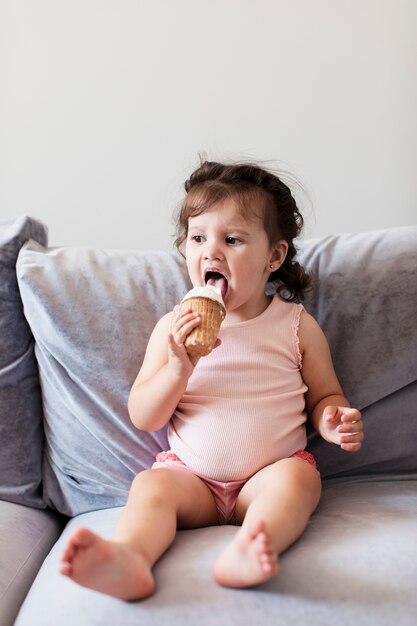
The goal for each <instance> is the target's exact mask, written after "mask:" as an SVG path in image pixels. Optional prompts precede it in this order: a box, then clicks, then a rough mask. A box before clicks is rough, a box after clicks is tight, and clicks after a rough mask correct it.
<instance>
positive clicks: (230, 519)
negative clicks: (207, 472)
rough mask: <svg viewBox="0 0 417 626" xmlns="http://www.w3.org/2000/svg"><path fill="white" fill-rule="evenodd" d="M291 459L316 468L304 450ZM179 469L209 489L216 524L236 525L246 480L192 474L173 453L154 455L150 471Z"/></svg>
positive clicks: (311, 456) (313, 459)
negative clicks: (162, 468) (220, 478)
mask: <svg viewBox="0 0 417 626" xmlns="http://www.w3.org/2000/svg"><path fill="white" fill-rule="evenodd" d="M291 456H292V457H296V458H297V459H301V460H302V461H307V462H308V463H310V464H311V465H313V467H315V468H317V463H316V460H315V458H314V456H313V455H312V454H310V452H307V451H306V450H298V452H295V453H294V454H293V455H291ZM167 466H168V467H181V468H183V469H186V470H188V471H189V472H191V473H192V474H194V475H195V476H198V478H200V479H201V480H202V481H203V483H204V484H205V485H207V487H208V488H209V489H210V491H211V493H212V494H213V497H214V501H215V503H216V508H217V523H218V524H219V525H221V524H233V525H236V524H237V521H236V502H237V498H238V495H239V493H240V490H241V489H242V487H243V485H244V484H245V483H247V482H248V480H249V479H248V478H245V479H244V480H232V481H229V482H227V483H223V482H221V481H219V480H213V479H211V478H207V476H203V475H202V474H199V473H198V472H194V471H193V470H192V469H190V468H189V467H187V465H185V463H183V462H182V461H181V459H180V458H179V457H178V456H177V455H176V454H175V453H174V452H160V453H159V454H157V455H156V459H155V463H154V464H153V465H152V469H154V468H158V467H167Z"/></svg>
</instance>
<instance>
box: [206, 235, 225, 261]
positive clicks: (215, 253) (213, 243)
mask: <svg viewBox="0 0 417 626" xmlns="http://www.w3.org/2000/svg"><path fill="white" fill-rule="evenodd" d="M204 258H205V259H207V260H212V259H219V260H222V259H224V254H223V250H222V246H221V243H220V242H219V241H217V240H213V239H212V240H207V241H206V245H205V247H204Z"/></svg>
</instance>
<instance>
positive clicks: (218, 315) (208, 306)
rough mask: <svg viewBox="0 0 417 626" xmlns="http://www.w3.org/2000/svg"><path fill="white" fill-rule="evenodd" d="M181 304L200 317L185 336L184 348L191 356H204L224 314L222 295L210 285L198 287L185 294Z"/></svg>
mask: <svg viewBox="0 0 417 626" xmlns="http://www.w3.org/2000/svg"><path fill="white" fill-rule="evenodd" d="M181 306H183V307H187V308H189V309H191V310H192V311H195V312H196V313H198V314H199V316H200V317H201V324H200V325H199V326H197V328H194V329H193V330H192V331H191V333H190V334H189V335H188V336H187V338H186V340H185V342H184V345H185V348H186V350H187V352H188V354H189V355H190V356H192V357H200V356H206V355H207V354H209V353H210V352H211V351H212V350H213V347H214V344H215V343H216V339H217V337H218V335H219V330H220V325H221V323H222V321H223V320H224V317H225V314H226V310H225V308H224V304H223V300H222V297H221V295H220V294H219V293H218V292H217V291H215V290H214V289H211V288H210V287H198V288H195V289H192V290H191V291H190V292H189V293H188V294H187V295H186V296H185V298H184V299H183V300H182V302H181Z"/></svg>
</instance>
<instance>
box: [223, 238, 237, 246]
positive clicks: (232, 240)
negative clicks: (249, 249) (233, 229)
mask: <svg viewBox="0 0 417 626" xmlns="http://www.w3.org/2000/svg"><path fill="white" fill-rule="evenodd" d="M239 242H240V239H238V238H237V237H226V243H228V244H231V245H232V246H233V245H235V244H237V243H239Z"/></svg>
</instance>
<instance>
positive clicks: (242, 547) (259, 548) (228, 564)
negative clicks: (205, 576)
mask: <svg viewBox="0 0 417 626" xmlns="http://www.w3.org/2000/svg"><path fill="white" fill-rule="evenodd" d="M277 572H278V560H277V555H276V552H275V550H274V547H273V545H272V543H271V539H270V537H269V535H268V533H267V531H266V529H265V524H264V522H262V521H259V522H255V523H253V524H251V525H249V528H247V527H246V526H242V528H240V529H239V531H238V533H237V534H236V536H235V538H234V539H233V541H232V542H231V543H230V544H229V545H228V546H226V548H225V549H224V550H223V552H222V553H221V555H220V556H219V558H218V559H217V561H216V562H215V564H214V568H213V573H214V578H215V580H216V581H217V582H218V583H219V584H220V585H224V586H225V587H235V588H236V587H252V586H254V585H259V584H260V583H263V582H265V581H266V580H268V579H269V578H271V577H272V576H274V575H275V574H276V573H277Z"/></svg>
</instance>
